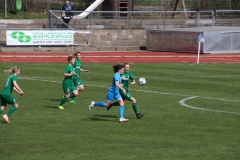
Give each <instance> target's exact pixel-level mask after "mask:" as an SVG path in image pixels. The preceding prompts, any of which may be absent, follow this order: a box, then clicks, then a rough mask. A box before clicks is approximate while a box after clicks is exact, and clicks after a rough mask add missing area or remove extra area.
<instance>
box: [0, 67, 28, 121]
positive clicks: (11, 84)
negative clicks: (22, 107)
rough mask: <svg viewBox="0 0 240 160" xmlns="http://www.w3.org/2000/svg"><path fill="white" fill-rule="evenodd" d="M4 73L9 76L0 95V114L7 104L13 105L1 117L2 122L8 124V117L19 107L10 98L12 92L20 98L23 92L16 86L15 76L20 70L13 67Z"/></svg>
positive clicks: (12, 98)
mask: <svg viewBox="0 0 240 160" xmlns="http://www.w3.org/2000/svg"><path fill="white" fill-rule="evenodd" d="M4 72H5V73H6V74H7V75H10V76H9V77H8V79H7V82H6V85H5V87H4V88H3V90H2V92H1V93H0V101H1V108H0V113H2V112H3V111H4V110H5V109H6V106H7V104H11V105H13V106H12V107H11V108H9V110H8V112H7V113H6V114H4V115H3V118H4V120H5V121H6V122H7V123H10V121H9V116H10V115H11V114H12V113H13V112H14V111H15V110H16V109H17V108H18V107H19V105H18V103H17V100H16V99H15V98H14V97H13V96H12V90H14V91H16V92H17V93H18V94H20V95H21V96H23V95H24V92H23V91H22V90H21V88H20V87H19V86H18V84H17V76H18V75H19V74H20V68H19V67H16V66H15V67H12V68H10V69H9V70H5V71H4Z"/></svg>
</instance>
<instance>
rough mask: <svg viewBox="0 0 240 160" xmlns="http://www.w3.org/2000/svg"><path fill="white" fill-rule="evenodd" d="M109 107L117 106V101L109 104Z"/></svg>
mask: <svg viewBox="0 0 240 160" xmlns="http://www.w3.org/2000/svg"><path fill="white" fill-rule="evenodd" d="M111 106H119V103H118V101H117V102H114V103H112V104H111Z"/></svg>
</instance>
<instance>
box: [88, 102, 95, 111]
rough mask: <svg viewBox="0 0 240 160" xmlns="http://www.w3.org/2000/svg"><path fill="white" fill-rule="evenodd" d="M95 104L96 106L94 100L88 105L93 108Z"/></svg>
mask: <svg viewBox="0 0 240 160" xmlns="http://www.w3.org/2000/svg"><path fill="white" fill-rule="evenodd" d="M93 106H94V102H93V101H92V102H91V103H90V105H89V106H88V109H89V110H91V109H92V108H93Z"/></svg>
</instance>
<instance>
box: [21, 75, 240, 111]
mask: <svg viewBox="0 0 240 160" xmlns="http://www.w3.org/2000/svg"><path fill="white" fill-rule="evenodd" d="M41 78H44V77H35V78H31V77H19V79H25V80H31V81H42V82H52V83H62V82H58V81H50V80H43V79H41ZM85 86H93V87H101V88H107V87H106V86H102V85H85ZM129 90H132V91H137V92H145V93H152V94H163V95H171V96H181V97H188V98H184V99H182V100H180V101H179V103H180V104H181V105H183V106H184V107H187V108H192V109H197V110H203V111H211V112H221V113H231V114H240V113H238V112H228V111H223V110H210V109H206V108H198V107H194V106H190V105H187V104H186V103H185V102H186V101H187V100H190V99H194V98H205V99H212V100H219V101H226V102H235V103H239V101H236V100H228V99H222V98H211V97H202V96H193V95H184V94H177V93H167V92H158V91H147V90H139V89H129Z"/></svg>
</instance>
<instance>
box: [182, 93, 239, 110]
mask: <svg viewBox="0 0 240 160" xmlns="http://www.w3.org/2000/svg"><path fill="white" fill-rule="evenodd" d="M194 98H198V96H193V97H188V98H185V99H182V100H180V101H179V103H180V104H181V105H183V106H184V107H187V108H192V109H198V110H202V111H210V112H220V113H231V114H240V113H238V112H228V111H223V110H211V109H207V108H198V107H194V106H190V105H187V104H186V103H185V102H186V101H187V100H190V99H194ZM201 98H203V97H201ZM208 99H212V98H208ZM218 100H222V99H218Z"/></svg>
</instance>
